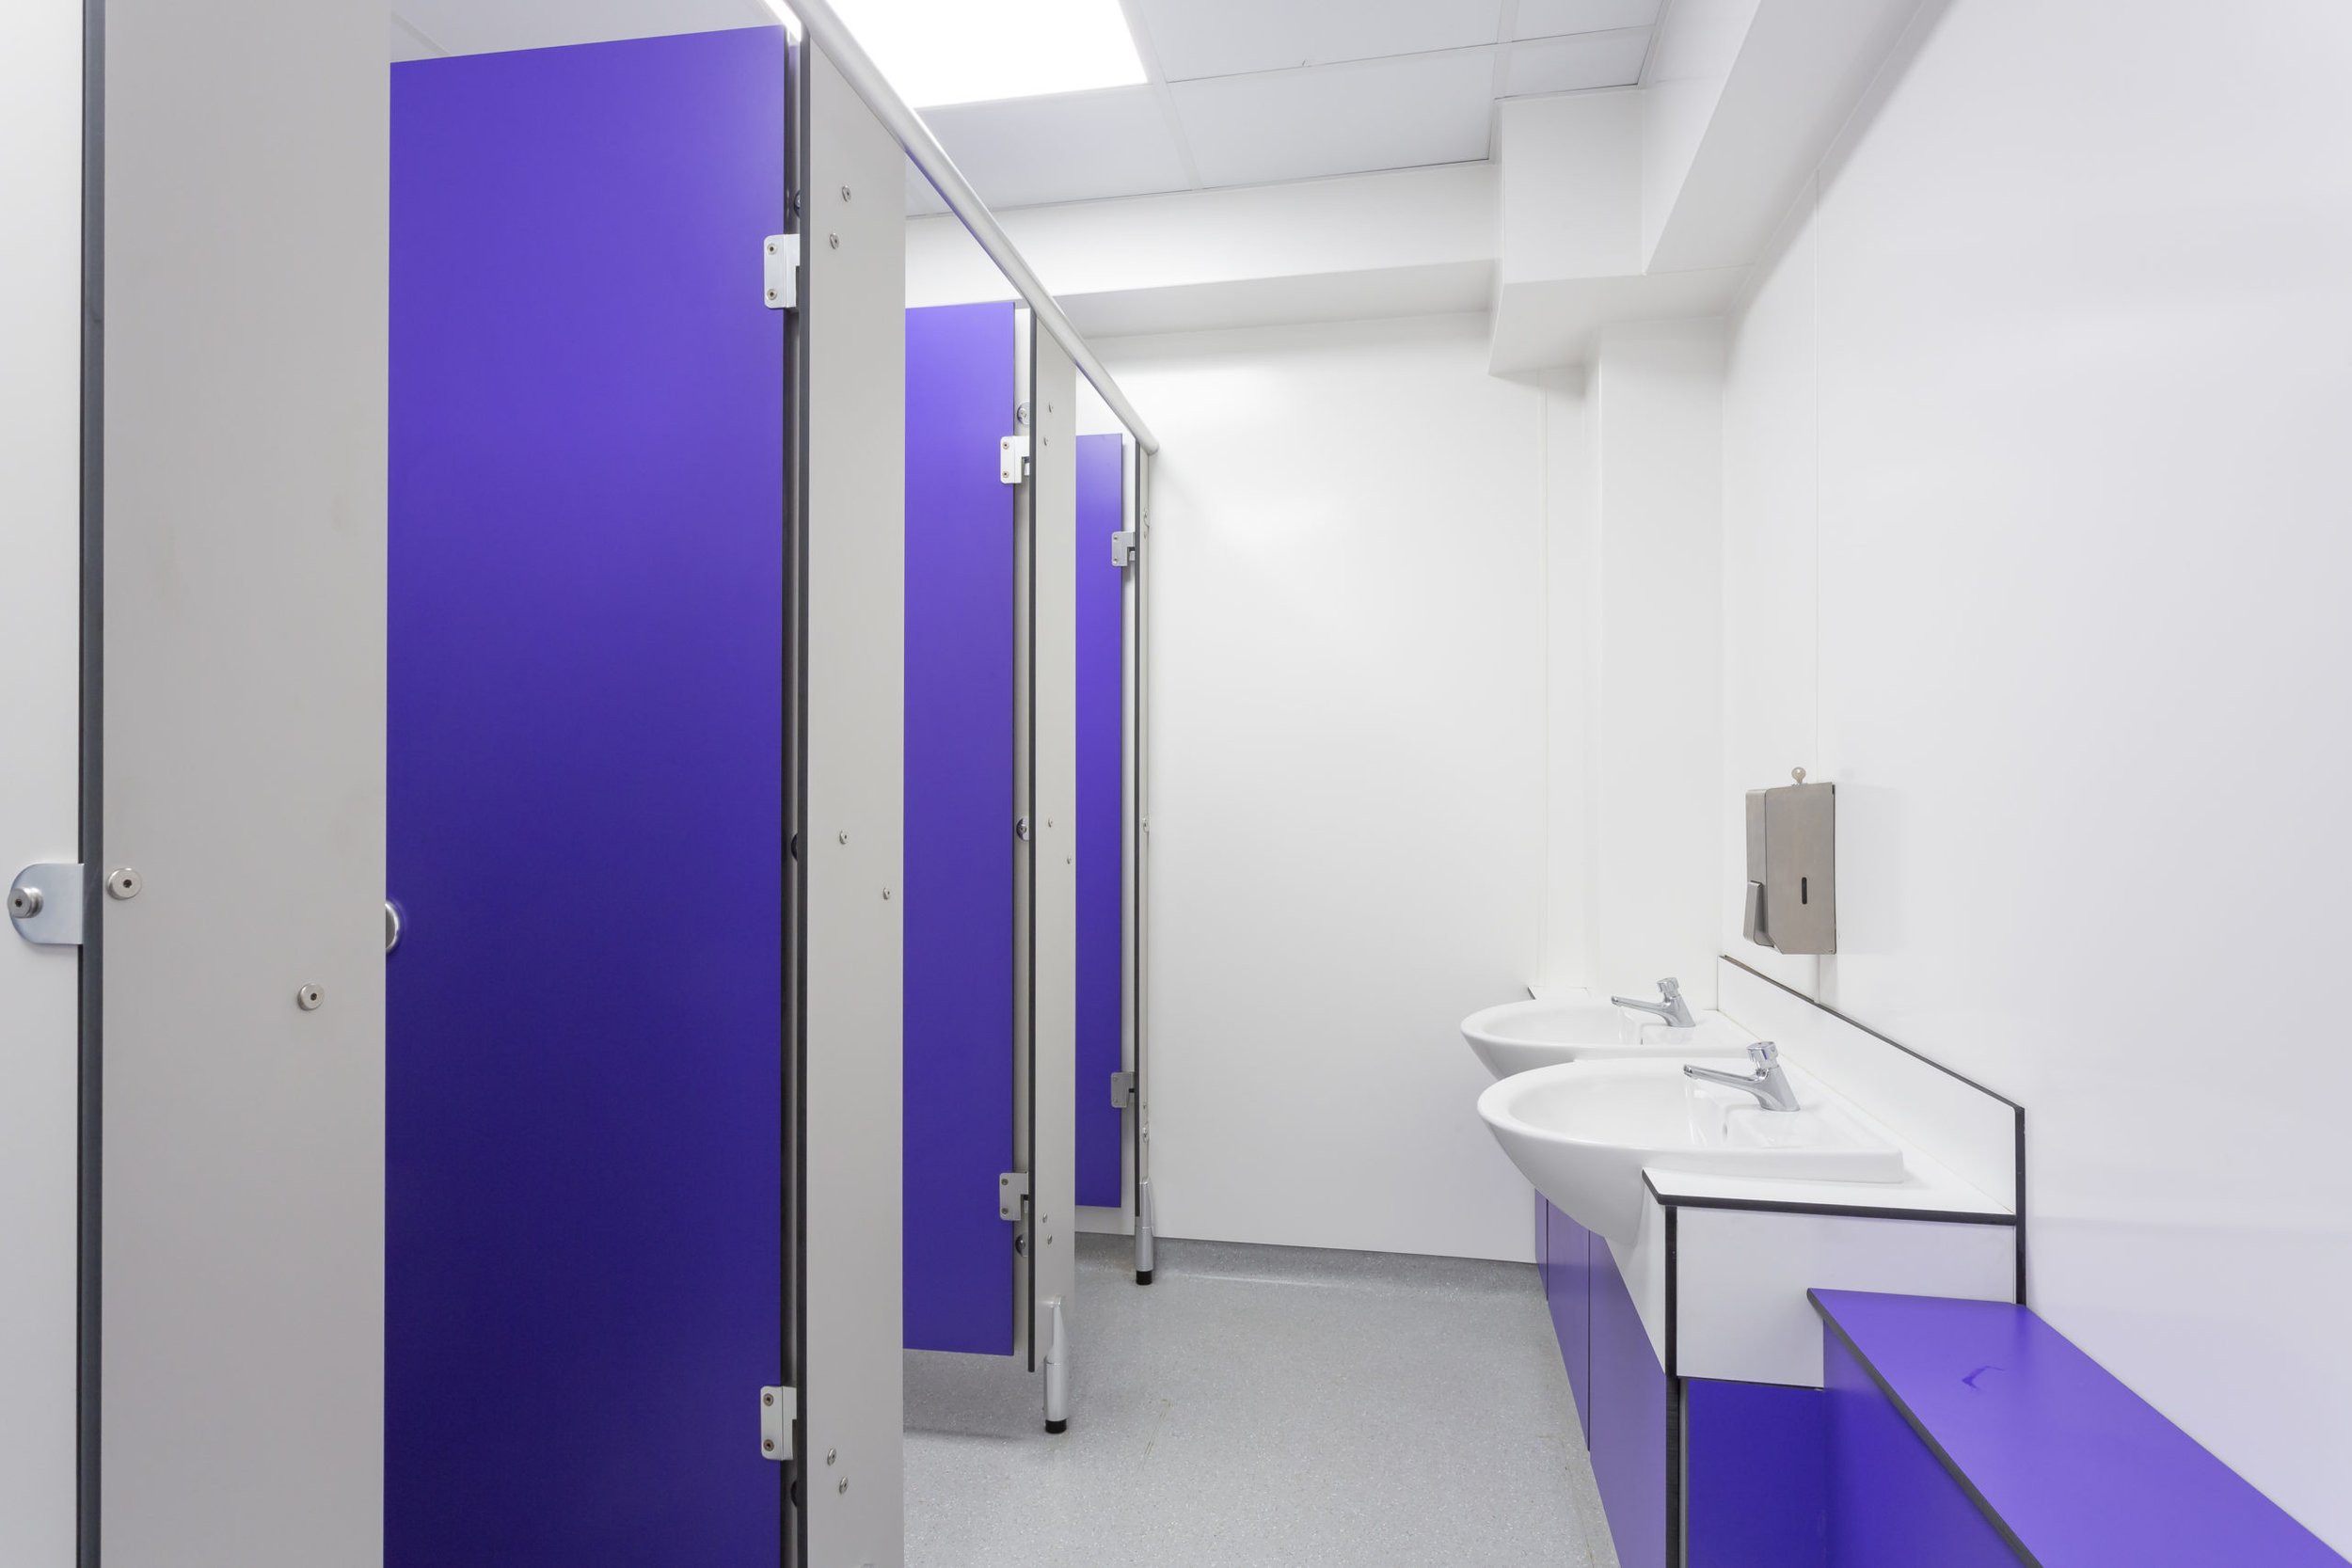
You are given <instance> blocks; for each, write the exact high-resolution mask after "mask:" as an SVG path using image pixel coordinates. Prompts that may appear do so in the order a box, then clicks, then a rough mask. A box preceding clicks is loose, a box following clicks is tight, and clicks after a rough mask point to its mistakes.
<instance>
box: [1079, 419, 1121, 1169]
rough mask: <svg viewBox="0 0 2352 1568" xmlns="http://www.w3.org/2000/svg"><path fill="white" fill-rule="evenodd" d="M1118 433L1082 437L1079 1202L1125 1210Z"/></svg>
mask: <svg viewBox="0 0 2352 1568" xmlns="http://www.w3.org/2000/svg"><path fill="white" fill-rule="evenodd" d="M1125 439H1126V438H1125V437H1124V436H1116V435H1113V436H1079V437H1078V545H1077V549H1078V954H1077V967H1078V1127H1077V1143H1078V1154H1077V1159H1078V1169H1077V1178H1078V1187H1077V1192H1078V1201H1079V1202H1080V1203H1083V1204H1089V1205H1094V1206H1099V1207H1102V1208H1105V1209H1116V1208H1117V1207H1119V1204H1120V1197H1121V1196H1122V1195H1121V1190H1120V1110H1119V1107H1118V1106H1117V1105H1115V1104H1114V1103H1112V1101H1111V1094H1110V1087H1111V1075H1112V1074H1113V1073H1115V1072H1117V1071H1119V1070H1120V1060H1121V1053H1120V990H1121V988H1120V976H1121V974H1122V973H1123V964H1122V958H1121V953H1120V933H1121V931H1122V929H1123V922H1122V921H1121V919H1120V908H1121V906H1120V883H1121V878H1120V842H1121V838H1122V834H1121V832H1120V819H1121V816H1122V815H1123V812H1124V805H1123V802H1122V799H1121V797H1122V791H1121V788H1120V785H1121V783H1122V781H1123V770H1122V769H1121V767H1120V758H1121V753H1122V750H1123V743H1122V740H1121V734H1120V731H1121V725H1120V720H1121V717H1122V714H1123V711H1124V707H1125V704H1124V701H1123V693H1124V691H1125V689H1126V683H1125V682H1124V680H1123V679H1121V676H1120V668H1121V665H1120V659H1121V655H1122V652H1123V642H1122V639H1121V636H1120V632H1121V629H1122V625H1123V620H1124V609H1125V594H1124V593H1123V589H1124V587H1125V581H1126V576H1127V574H1126V572H1125V570H1124V569H1123V568H1121V567H1120V565H1119V564H1118V562H1116V560H1115V559H1114V558H1113V556H1112V553H1111V535H1112V534H1114V533H1117V532H1119V531H1120V530H1122V529H1124V528H1125V527H1126V526H1127V524H1126V484H1125V474H1124V461H1125V454H1124V443H1125Z"/></svg>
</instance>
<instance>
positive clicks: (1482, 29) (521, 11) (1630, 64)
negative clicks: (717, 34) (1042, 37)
mask: <svg viewBox="0 0 2352 1568" xmlns="http://www.w3.org/2000/svg"><path fill="white" fill-rule="evenodd" d="M1120 4H1122V5H1124V7H1125V8H1126V11H1127V16H1128V21H1129V23H1130V24H1132V25H1133V27H1134V29H1135V33H1136V43H1137V45H1138V46H1139V47H1140V49H1141V51H1142V54H1143V63H1144V66H1145V69H1146V70H1147V71H1150V73H1151V82H1150V83H1149V85H1147V86H1144V87H1112V88H1108V89H1106V90H1104V91H1099V92H1081V93H1066V94H1060V95H1057V96H1055V97H1050V98H1026V99H1013V100H1008V101H1004V102H1000V103H966V104H957V105H953V106H950V107H946V108H938V109H930V110H927V111H925V113H924V116H923V118H924V119H925V120H926V121H927V122H928V123H929V124H930V127H931V131H932V133H933V135H937V136H938V137H939V139H940V142H941V144H942V145H944V146H945V147H946V149H947V152H948V155H949V156H950V157H952V158H954V159H955V161H956V166H958V167H959V168H961V170H962V171H963V173H964V176H965V177H966V178H967V179H969V180H970V181H971V182H972V183H973V184H974V186H976V187H977V189H978V191H979V193H980V196H981V197H982V198H983V199H985V200H986V201H987V202H988V203H989V204H990V205H991V206H993V207H1000V208H1010V207H1027V206H1037V205H1041V204H1044V203H1049V202H1058V201H1084V200H1092V199H1096V198H1104V197H1117V196H1142V195H1148V194H1152V193H1155V192H1161V191H1179V190H1206V189H1210V188H1214V187H1218V186H1232V185H1256V184H1266V183H1270V182H1277V181H1287V180H1309V179H1316V178H1319V177H1322V176H1325V175H1335V174H1361V173H1366V172H1369V171H1372V170H1375V169H1390V168H1414V167H1420V166H1424V165H1430V164H1450V163H1465V162H1476V161H1478V160H1481V159H1484V158H1486V156H1487V155H1488V153H1489V151H1490V148H1491V142H1492V135H1493V130H1492V127H1493V120H1494V104H1495V102H1496V100H1498V99H1502V98H1515V97H1524V96H1529V95H1534V94H1538V93H1554V92H1576V91H1582V90H1586V89H1590V88H1595V87H1626V86H1629V85H1630V84H1632V83H1633V82H1635V81H1637V80H1639V79H1640V77H1641V73H1642V67H1643V63H1644V61H1645V58H1646V56H1647V55H1648V53H1649V40H1650V34H1651V30H1652V28H1653V26H1654V25H1655V24H1656V22H1657V20H1658V11H1659V7H1660V4H1661V0H1120ZM1005 9H1006V11H1007V12H1008V14H1009V15H1010V14H1013V13H1014V12H1015V11H1016V10H1017V0H1015V3H1009V4H1007V5H1006V7H1005ZM771 20H773V18H772V13H771V12H770V11H769V10H768V8H767V7H766V6H765V5H763V4H762V3H761V0H395V3H394V7H393V12H392V55H393V57H394V58H395V59H414V58H419V57H422V56H426V55H469V54H479V53H485V52H487V51H492V50H501V49H526V48H533V47H538V46H542V45H547V44H557V43H586V42H594V41H599V40H609V39H620V38H640V37H646V36H649V35H653V34H659V33H680V32H696V31H702V30H705V29H713V28H720V27H742V26H753V25H757V24H763V23H766V22H770V21H771ZM907 176H908V178H907V209H908V211H909V212H911V213H919V212H941V211H944V210H945V208H944V207H943V205H942V204H941V202H940V201H939V198H938V197H937V196H936V195H934V194H933V193H932V191H931V189H930V186H929V185H928V184H927V183H925V182H924V181H923V179H922V177H921V176H920V175H918V174H916V173H915V172H914V168H913V166H909V168H908V171H907Z"/></svg>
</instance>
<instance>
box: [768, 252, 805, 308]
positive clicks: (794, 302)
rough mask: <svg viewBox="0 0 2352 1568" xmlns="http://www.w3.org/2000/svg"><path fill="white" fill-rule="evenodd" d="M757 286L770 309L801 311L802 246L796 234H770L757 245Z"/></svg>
mask: <svg viewBox="0 0 2352 1568" xmlns="http://www.w3.org/2000/svg"><path fill="white" fill-rule="evenodd" d="M760 249H761V252H762V254H761V256H760V259H759V260H760V268H759V280H760V286H761V288H763V289H764V290H766V292H767V296H768V298H767V304H768V309H771V310H797V309H800V308H801V244H800V236H799V235H797V234H771V235H769V236H768V238H767V239H766V240H764V241H763V242H761V245H760Z"/></svg>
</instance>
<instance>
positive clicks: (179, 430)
mask: <svg viewBox="0 0 2352 1568" xmlns="http://www.w3.org/2000/svg"><path fill="white" fill-rule="evenodd" d="M104 16H105V45H104V46H105V114H104V140H103V149H104V163H105V184H104V189H105V205H104V262H105V284H104V311H103V319H104V333H105V346H104V421H103V439H104V502H103V507H104V516H103V533H104V540H103V550H104V630H103V644H104V647H103V656H104V679H103V736H104V761H103V769H104V782H103V824H102V825H103V841H104V853H105V861H106V863H107V865H108V867H109V868H112V867H131V868H135V871H136V872H137V874H138V889H137V894H136V896H135V897H128V898H116V897H103V898H101V899H99V900H98V905H99V909H98V911H97V912H98V916H99V918H100V920H101V921H102V922H103V933H102V936H103V959H104V983H103V992H104V995H103V1009H104V1010H103V1053H104V1069H103V1094H104V1109H103V1151H104V1152H103V1196H102V1202H103V1227H104V1236H103V1300H102V1302H101V1304H100V1305H101V1309H102V1311H103V1327H102V1331H101V1335H102V1337H101V1345H102V1354H103V1393H102V1395H101V1402H100V1419H101V1422H102V1428H101V1434H100V1443H101V1449H102V1454H103V1461H102V1465H101V1466H100V1475H99V1481H100V1484H101V1487H102V1489H103V1490H102V1495H101V1497H100V1508H99V1512H100V1528H101V1532H102V1543H101V1544H103V1552H104V1560H105V1562H106V1564H107V1568H167V1565H168V1568H189V1565H194V1564H215V1563H237V1564H240V1565H242V1568H320V1565H323V1564H327V1563H362V1562H373V1561H375V1560H377V1559H378V1557H379V1556H380V1555H381V1552H382V1540H381V1522H382V1510H383V1471H384V1438H383V1433H384V1399H383V1394H384V1370H383V1369H384V1332H383V1330H384V1191H385V1188H384V1103H385V1101H384V913H383V910H384V835H385V809H384V801H385V740H384V735H385V705H384V670H385V662H384V661H385V431H386V330H387V329H386V310H387V282H386V279H387V271H388V267H389V233H388V206H389V198H388V181H389V120H390V116H389V80H388V72H387V71H386V69H385V65H386V62H385V34H384V12H383V10H382V9H381V8H368V7H365V6H360V5H353V4H333V5H315V4H299V3H295V0H223V3H221V4H215V5H206V6H188V5H183V4H177V3H174V0H108V3H107V4H106V6H105V8H104ZM13 48H14V43H13V41H12V42H11V49H13ZM12 1560H13V1559H12Z"/></svg>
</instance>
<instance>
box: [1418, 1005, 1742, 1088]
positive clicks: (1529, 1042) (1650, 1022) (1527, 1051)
mask: <svg viewBox="0 0 2352 1568" xmlns="http://www.w3.org/2000/svg"><path fill="white" fill-rule="evenodd" d="M1462 1037H1463V1038H1464V1039H1466V1040H1468V1041H1469V1042H1470V1049H1471V1050H1472V1051H1474V1052H1476V1053H1478V1059H1479V1060H1480V1061H1482V1062H1484V1063H1486V1070H1487V1071H1488V1072H1491V1073H1493V1074H1494V1075H1495V1076H1496V1077H1497V1078H1508V1077H1510V1076H1511V1075H1512V1074H1513V1073H1515V1072H1529V1071H1532V1070H1534V1069H1536V1068H1542V1067H1557V1066H1558V1065H1559V1064H1560V1063H1562V1062H1581V1061H1589V1060H1592V1059H1594V1058H1596V1057H1603V1056H1649V1057H1661V1056H1671V1057H1673V1058H1674V1059H1675V1060H1677V1061H1680V1060H1682V1059H1683V1058H1685V1057H1698V1056H1737V1055H1739V1054H1740V1053H1741V1052H1743V1051H1745V1050H1746V1049H1747V1043H1748V1037H1747V1036H1745V1035H1743V1034H1741V1033H1740V1031H1739V1030H1738V1029H1736V1028H1734V1027H1733V1026H1732V1025H1731V1024H1729V1023H1726V1022H1724V1021H1723V1020H1722V1019H1720V1018H1717V1017H1715V1016H1714V1015H1712V1014H1708V1015H1706V1016H1703V1017H1702V1018H1700V1020H1699V1022H1698V1024H1697V1026H1696V1027H1695V1028H1691V1029H1676V1028H1672V1027H1670V1026H1669V1025H1667V1024H1663V1023H1661V1022H1658V1020H1656V1019H1654V1018H1652V1017H1650V1016H1649V1015H1648V1014H1646V1013H1637V1012H1634V1011H1632V1010H1631V1009H1630V1008H1627V1007H1620V1006H1614V1005H1613V1004H1612V1003H1609V1002H1606V1001H1596V1000H1594V999H1592V998H1590V997H1585V996H1575V997H1564V998H1561V999H1559V1000H1557V1001H1547V1002H1505V1003H1504V1004H1502V1006H1499V1007H1488V1008H1486V1010H1484V1011H1483V1012H1475V1013H1472V1014H1470V1017H1468V1018H1466V1019H1464V1020H1463V1021H1462Z"/></svg>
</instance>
